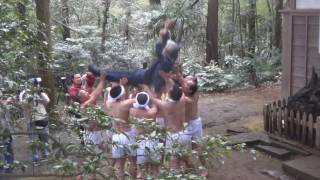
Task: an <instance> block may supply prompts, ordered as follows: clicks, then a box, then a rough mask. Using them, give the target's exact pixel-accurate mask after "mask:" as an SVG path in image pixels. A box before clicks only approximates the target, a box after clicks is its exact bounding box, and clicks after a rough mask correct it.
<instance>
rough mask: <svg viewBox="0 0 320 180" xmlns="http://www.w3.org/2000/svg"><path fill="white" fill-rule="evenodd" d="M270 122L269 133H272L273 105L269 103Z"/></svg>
mask: <svg viewBox="0 0 320 180" xmlns="http://www.w3.org/2000/svg"><path fill="white" fill-rule="evenodd" d="M268 121H269V122H268V123H269V131H268V132H269V133H272V105H271V104H269V105H268Z"/></svg>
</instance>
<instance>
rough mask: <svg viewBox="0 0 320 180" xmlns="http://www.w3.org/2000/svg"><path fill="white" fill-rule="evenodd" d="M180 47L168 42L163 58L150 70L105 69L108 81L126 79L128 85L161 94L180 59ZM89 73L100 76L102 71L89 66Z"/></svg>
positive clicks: (104, 72)
mask: <svg viewBox="0 0 320 180" xmlns="http://www.w3.org/2000/svg"><path fill="white" fill-rule="evenodd" d="M179 50H180V46H179V45H177V44H176V43H175V42H173V41H168V42H167V43H166V46H165V48H164V50H163V57H162V58H158V59H157V61H156V62H154V63H153V64H152V65H151V67H150V68H148V69H146V70H145V69H136V70H133V71H115V70H109V69H103V70H102V71H103V74H106V75H107V76H106V80H107V81H119V80H120V79H121V78H123V77H125V78H127V79H128V85H132V86H138V85H139V84H146V85H150V86H152V87H153V88H154V90H155V92H160V91H161V89H162V88H163V87H164V86H165V79H166V78H167V77H168V76H169V75H168V74H170V72H171V71H172V69H173V67H174V64H175V61H176V59H177V57H178V54H179ZM88 69H89V71H90V72H92V73H93V74H94V75H95V76H100V71H101V70H100V69H98V68H96V67H94V66H93V65H89V68H88Z"/></svg>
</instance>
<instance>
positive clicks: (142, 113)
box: [130, 108, 154, 134]
mask: <svg viewBox="0 0 320 180" xmlns="http://www.w3.org/2000/svg"><path fill="white" fill-rule="evenodd" d="M130 116H132V117H135V118H140V119H153V118H154V115H150V114H149V113H148V112H147V111H146V110H145V109H141V108H138V109H137V108H130ZM137 129H138V133H139V134H143V133H144V128H143V127H138V128H137Z"/></svg>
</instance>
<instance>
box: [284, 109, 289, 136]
mask: <svg viewBox="0 0 320 180" xmlns="http://www.w3.org/2000/svg"><path fill="white" fill-rule="evenodd" d="M283 116H284V130H285V135H286V138H289V132H290V131H289V126H288V125H289V123H288V116H289V113H288V109H287V107H285V108H284V115H283Z"/></svg>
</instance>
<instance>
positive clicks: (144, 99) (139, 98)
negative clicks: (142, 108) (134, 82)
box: [137, 94, 148, 105]
mask: <svg viewBox="0 0 320 180" xmlns="http://www.w3.org/2000/svg"><path fill="white" fill-rule="evenodd" d="M147 100H148V96H147V95H146V94H138V96H137V101H138V103H139V104H141V105H143V104H146V102H147Z"/></svg>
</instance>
